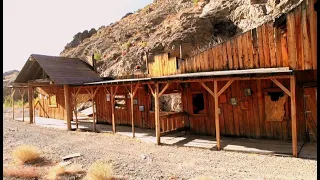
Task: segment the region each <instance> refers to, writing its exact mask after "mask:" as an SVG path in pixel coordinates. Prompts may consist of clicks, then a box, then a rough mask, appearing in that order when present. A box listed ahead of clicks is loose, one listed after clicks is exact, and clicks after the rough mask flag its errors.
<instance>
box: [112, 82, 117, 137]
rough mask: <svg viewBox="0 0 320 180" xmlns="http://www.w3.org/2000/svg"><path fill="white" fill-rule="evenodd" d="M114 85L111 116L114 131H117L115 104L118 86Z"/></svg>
mask: <svg viewBox="0 0 320 180" xmlns="http://www.w3.org/2000/svg"><path fill="white" fill-rule="evenodd" d="M113 88H114V87H111V88H110V90H111V118H112V132H113V133H116V121H115V118H114V104H115V95H116V94H117V90H118V86H116V88H115V89H113Z"/></svg>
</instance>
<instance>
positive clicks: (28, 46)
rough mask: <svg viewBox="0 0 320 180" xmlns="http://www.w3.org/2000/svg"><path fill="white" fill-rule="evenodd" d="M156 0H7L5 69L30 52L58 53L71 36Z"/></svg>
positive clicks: (16, 66)
mask: <svg viewBox="0 0 320 180" xmlns="http://www.w3.org/2000/svg"><path fill="white" fill-rule="evenodd" d="M152 1H153V0H115V1H111V0H90V1H88V0H50V1H49V0H4V2H3V5H4V8H3V11H4V12H3V23H4V24H3V27H4V29H3V33H4V34H3V37H4V41H3V47H4V49H3V52H4V57H3V72H5V71H8V70H13V69H16V70H21V68H22V67H23V65H24V63H25V62H26V60H27V59H28V57H29V55H30V54H45V55H54V56H58V55H59V54H60V52H61V51H62V50H63V48H64V46H65V45H66V44H67V43H68V42H70V41H71V40H72V37H73V36H74V35H75V34H76V33H78V32H83V31H84V30H90V29H91V28H96V29H98V28H99V27H100V26H102V25H109V24H110V23H112V22H115V21H118V20H120V19H121V17H123V16H124V15H125V14H126V13H128V12H134V11H136V10H138V9H142V8H143V7H144V6H146V5H147V4H150V3H152Z"/></svg>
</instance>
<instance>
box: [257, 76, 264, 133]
mask: <svg viewBox="0 0 320 180" xmlns="http://www.w3.org/2000/svg"><path fill="white" fill-rule="evenodd" d="M256 81H257V99H258V109H259V125H260V126H259V127H260V128H259V129H260V136H261V137H263V138H264V137H265V136H266V134H265V127H264V124H265V116H264V96H263V92H262V82H261V80H260V79H258V80H256Z"/></svg>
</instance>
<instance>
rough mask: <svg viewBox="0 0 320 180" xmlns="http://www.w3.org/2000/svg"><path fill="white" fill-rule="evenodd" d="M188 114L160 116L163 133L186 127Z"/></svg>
mask: <svg viewBox="0 0 320 180" xmlns="http://www.w3.org/2000/svg"><path fill="white" fill-rule="evenodd" d="M186 117H187V115H186V113H183V112H180V113H174V114H168V115H163V116H160V130H161V133H168V132H170V131H175V130H177V129H180V128H184V127H185V118H186Z"/></svg>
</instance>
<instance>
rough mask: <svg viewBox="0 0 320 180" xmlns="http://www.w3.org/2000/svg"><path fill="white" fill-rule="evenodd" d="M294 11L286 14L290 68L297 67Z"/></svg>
mask: <svg viewBox="0 0 320 180" xmlns="http://www.w3.org/2000/svg"><path fill="white" fill-rule="evenodd" d="M295 27H296V26H295V18H294V13H292V12H291V13H288V14H287V32H288V34H287V41H288V56H289V59H288V65H289V67H290V69H296V68H297V47H296V38H295V35H296V28H295Z"/></svg>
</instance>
